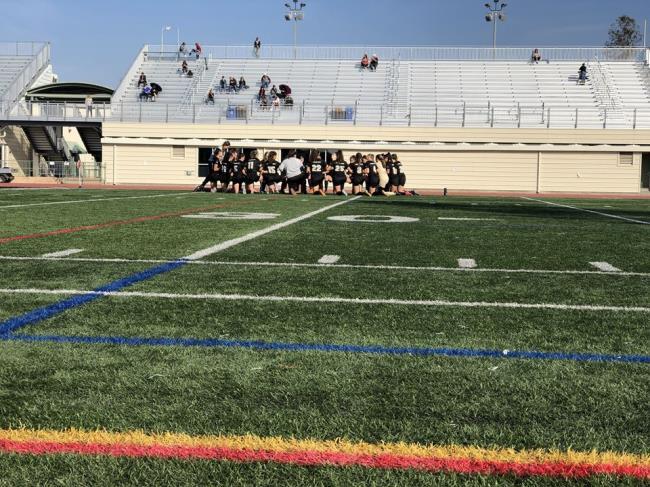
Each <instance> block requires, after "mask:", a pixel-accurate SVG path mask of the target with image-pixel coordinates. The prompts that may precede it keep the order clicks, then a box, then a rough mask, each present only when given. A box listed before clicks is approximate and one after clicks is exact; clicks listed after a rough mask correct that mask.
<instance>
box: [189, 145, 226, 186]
mask: <svg viewBox="0 0 650 487" xmlns="http://www.w3.org/2000/svg"><path fill="white" fill-rule="evenodd" d="M220 159H221V149H214V150H213V151H212V154H210V157H209V158H208V175H207V176H206V177H205V179H204V180H203V182H202V183H201V184H199V185H198V186H197V187H196V188H194V192H195V193H198V192H202V191H205V185H206V184H208V183H210V188H211V189H212V191H216V188H217V182H218V181H219V163H220Z"/></svg>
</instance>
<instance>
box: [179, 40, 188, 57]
mask: <svg viewBox="0 0 650 487" xmlns="http://www.w3.org/2000/svg"><path fill="white" fill-rule="evenodd" d="M178 54H179V55H180V56H181V57H185V56H187V44H185V42H181V45H180V46H178Z"/></svg>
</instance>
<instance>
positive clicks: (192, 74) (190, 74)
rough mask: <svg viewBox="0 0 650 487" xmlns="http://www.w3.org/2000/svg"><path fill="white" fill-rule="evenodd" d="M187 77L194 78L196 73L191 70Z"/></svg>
mask: <svg viewBox="0 0 650 487" xmlns="http://www.w3.org/2000/svg"><path fill="white" fill-rule="evenodd" d="M187 77H188V78H194V72H193V71H192V70H191V69H190V70H189V71H188V72H187Z"/></svg>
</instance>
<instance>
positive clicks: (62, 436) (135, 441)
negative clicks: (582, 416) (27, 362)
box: [0, 429, 650, 468]
mask: <svg viewBox="0 0 650 487" xmlns="http://www.w3.org/2000/svg"><path fill="white" fill-rule="evenodd" d="M0 440H8V441H19V442H29V441H41V442H52V443H82V444H104V445H109V444H110V445H114V444H122V445H136V446H156V445H160V446H181V447H183V446H186V447H206V448H228V449H241V450H257V451H272V452H304V451H315V452H330V453H347V454H365V455H381V454H390V455H403V456H413V457H422V458H440V459H467V460H477V461H497V462H515V463H552V462H562V463H570V464H581V465H602V464H609V465H627V466H636V467H644V468H650V455H648V454H630V453H617V452H611V451H607V452H597V451H591V452H579V451H573V450H567V451H560V450H542V449H537V450H514V449H511V448H479V447H474V446H461V445H441V446H433V445H431V446H427V445H419V444H413V443H378V444H373V443H365V442H352V441H348V440H342V439H337V440H314V439H310V440H301V439H294V438H280V437H267V438H264V437H259V436H254V435H245V436H190V435H186V434H182V433H159V434H157V433H145V432H143V431H129V432H108V431H82V430H76V429H70V430H66V431H55V430H30V429H16V430H0Z"/></svg>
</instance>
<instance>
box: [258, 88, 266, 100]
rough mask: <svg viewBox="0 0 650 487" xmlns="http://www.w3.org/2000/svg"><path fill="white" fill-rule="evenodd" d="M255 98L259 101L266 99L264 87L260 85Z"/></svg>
mask: <svg viewBox="0 0 650 487" xmlns="http://www.w3.org/2000/svg"><path fill="white" fill-rule="evenodd" d="M257 99H258V100H259V101H262V100H266V89H265V88H264V87H263V86H262V87H261V88H260V91H259V92H258V93H257Z"/></svg>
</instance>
